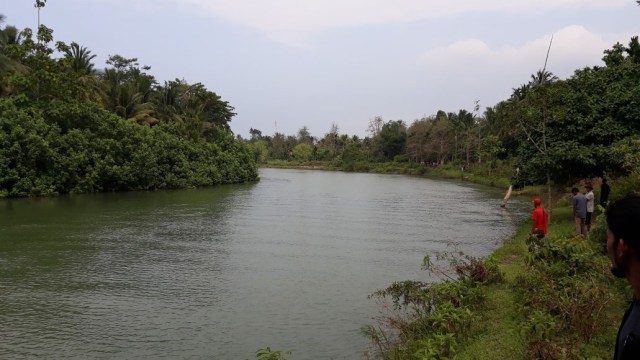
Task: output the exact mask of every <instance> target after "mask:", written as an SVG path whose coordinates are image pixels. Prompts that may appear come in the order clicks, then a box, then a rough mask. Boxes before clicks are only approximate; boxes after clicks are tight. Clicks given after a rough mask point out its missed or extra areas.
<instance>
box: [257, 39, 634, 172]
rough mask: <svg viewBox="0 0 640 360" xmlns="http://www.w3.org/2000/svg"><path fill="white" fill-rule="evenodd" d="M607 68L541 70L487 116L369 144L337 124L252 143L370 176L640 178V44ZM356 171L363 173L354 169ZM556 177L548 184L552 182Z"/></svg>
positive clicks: (421, 127)
mask: <svg viewBox="0 0 640 360" xmlns="http://www.w3.org/2000/svg"><path fill="white" fill-rule="evenodd" d="M603 61H604V64H605V65H604V66H594V67H587V68H584V69H580V70H576V71H575V73H574V75H573V76H571V77H570V78H568V79H566V80H560V79H558V78H557V77H556V76H554V75H553V74H552V73H551V72H549V71H546V70H539V71H537V72H536V73H535V74H533V75H531V81H529V82H528V83H527V84H523V85H521V86H519V87H517V88H515V89H513V92H512V94H511V96H510V97H509V98H508V99H506V100H504V101H501V102H499V103H498V104H497V105H495V106H493V107H487V108H486V109H485V110H484V111H483V112H480V106H479V104H478V102H476V104H475V107H474V109H472V110H471V111H469V110H459V111H457V112H445V111H438V112H437V114H435V115H433V116H429V117H425V118H422V119H418V120H415V121H413V122H412V123H411V124H407V123H405V122H404V121H402V120H391V121H384V120H383V119H382V118H381V117H376V118H374V119H373V120H371V121H370V123H369V127H368V129H367V133H368V134H369V136H367V137H365V138H364V139H361V138H358V137H357V136H349V135H346V134H340V133H339V131H338V127H337V126H336V125H333V127H332V129H331V131H329V133H327V134H325V135H324V137H322V138H318V137H314V136H312V135H311V134H310V133H309V129H308V128H307V127H303V128H301V129H300V130H299V131H298V133H297V134H295V135H288V136H286V135H284V134H281V133H276V134H275V135H274V136H263V135H262V132H261V131H260V130H258V129H251V130H250V138H249V139H247V140H246V141H247V142H248V143H249V144H251V146H252V147H253V153H254V156H255V159H256V161H258V162H261V163H264V162H267V161H270V160H288V161H296V162H300V163H304V162H309V161H326V162H331V165H332V166H336V167H342V168H347V169H349V168H355V169H358V168H365V169H366V166H362V163H366V162H369V163H371V162H389V161H395V162H410V163H418V164H424V165H425V166H439V165H442V164H451V163H453V164H457V165H460V166H467V165H472V164H476V163H484V164H485V165H487V164H489V165H491V164H494V163H498V162H501V163H503V164H504V163H508V164H512V166H513V168H514V169H513V170H514V174H515V169H516V168H518V169H519V170H520V171H519V175H518V176H519V179H518V181H519V182H523V183H530V184H541V183H545V182H546V181H547V180H551V181H555V182H556V183H558V184H565V183H572V182H574V181H575V180H576V179H579V178H586V177H593V176H601V175H603V174H611V175H632V176H636V177H638V176H640V156H638V154H640V44H639V43H638V37H637V36H636V37H633V38H632V39H631V41H630V42H629V44H628V46H624V45H622V44H620V43H617V44H615V45H614V46H613V47H612V48H611V49H609V50H605V51H604V57H603ZM354 164H355V165H354ZM547 176H548V178H547Z"/></svg>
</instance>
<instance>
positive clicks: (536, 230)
mask: <svg viewBox="0 0 640 360" xmlns="http://www.w3.org/2000/svg"><path fill="white" fill-rule="evenodd" d="M533 208H534V209H533V215H532V216H531V219H533V227H532V228H531V232H530V233H529V235H535V236H537V237H538V238H540V239H542V238H543V237H545V236H546V235H547V220H548V219H549V214H547V211H546V210H545V209H544V208H543V207H542V200H540V198H535V199H534V200H533Z"/></svg>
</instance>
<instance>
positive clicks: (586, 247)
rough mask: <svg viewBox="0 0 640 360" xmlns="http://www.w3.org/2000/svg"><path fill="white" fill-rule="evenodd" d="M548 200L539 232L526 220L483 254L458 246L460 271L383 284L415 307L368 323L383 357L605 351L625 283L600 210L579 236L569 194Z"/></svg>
mask: <svg viewBox="0 0 640 360" xmlns="http://www.w3.org/2000/svg"><path fill="white" fill-rule="evenodd" d="M554 207H555V210H554V220H553V222H552V223H551V224H550V226H549V234H548V236H547V237H546V238H545V239H543V240H542V241H540V240H537V239H535V238H530V237H529V236H528V234H529V232H530V230H531V224H530V222H527V223H525V224H523V225H522V226H521V227H520V228H519V229H518V231H517V232H516V234H515V235H514V236H513V237H512V238H511V239H509V240H507V241H506V242H505V243H504V245H503V246H501V247H500V248H499V249H497V250H496V251H495V252H494V253H493V254H492V255H491V256H489V257H488V258H486V259H482V260H480V259H473V258H469V257H466V259H465V257H464V256H462V257H461V256H460V255H457V256H458V259H457V260H454V261H452V262H451V265H452V269H450V270H451V271H454V272H455V273H456V274H457V275H458V280H455V281H451V280H448V279H444V281H443V282H442V283H439V284H407V283H403V284H402V286H400V284H399V283H396V284H393V285H392V286H390V287H389V288H387V289H386V290H384V291H383V292H382V293H381V294H382V295H384V296H386V297H388V298H390V299H394V300H396V301H395V305H397V306H398V307H399V308H402V309H404V310H408V309H411V312H412V313H413V314H414V316H412V317H411V318H409V319H406V318H402V317H401V316H400V315H397V316H395V317H394V316H391V317H389V318H388V319H386V320H387V321H386V324H387V327H386V328H385V327H384V326H382V327H380V328H378V329H377V330H375V329H374V334H373V335H374V336H373V338H374V339H375V340H377V343H378V345H379V346H380V345H381V347H380V348H381V349H382V350H383V351H382V357H383V358H385V359H414V358H425V357H424V356H426V358H433V359H435V358H451V357H453V356H455V357H456V358H457V359H492V358H499V359H601V358H610V357H611V356H612V354H613V344H614V343H615V337H616V332H617V326H618V324H619V321H620V319H621V317H622V314H623V313H624V310H625V308H626V304H627V302H626V301H627V300H629V299H631V291H630V289H629V287H628V285H627V283H626V282H625V281H622V280H616V279H614V278H613V276H611V274H610V272H609V266H610V263H609V260H608V258H607V256H606V253H605V250H604V249H605V247H604V244H605V243H606V230H605V225H604V216H602V215H601V216H599V217H598V218H597V219H596V222H595V225H594V227H593V228H592V231H591V233H590V234H589V236H588V238H587V239H582V238H580V237H576V236H574V235H573V234H574V227H573V226H574V224H573V218H572V210H571V207H570V205H569V202H568V200H567V197H562V198H560V199H559V200H557V201H556V203H555V204H554ZM426 268H427V269H428V270H430V269H431V267H430V266H426ZM478 274H480V275H478ZM469 298H471V299H473V301H469V300H468V299H469ZM399 314H400V313H399ZM388 324H393V325H392V326H388ZM369 330H371V329H369ZM375 331H377V333H376V332H375ZM370 335H371V334H370ZM394 337H395V339H398V340H397V341H395V342H389V341H386V340H385V341H386V342H385V341H381V339H385V338H386V339H390V338H394ZM420 356H423V357H420Z"/></svg>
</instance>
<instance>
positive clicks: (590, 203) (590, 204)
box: [584, 184, 595, 233]
mask: <svg viewBox="0 0 640 360" xmlns="http://www.w3.org/2000/svg"><path fill="white" fill-rule="evenodd" d="M584 187H585V189H587V193H586V194H584V196H585V197H586V198H587V218H586V219H585V221H584V224H585V226H586V228H587V233H588V232H589V231H591V219H592V217H593V210H594V208H595V206H594V204H595V196H594V195H593V186H591V185H590V184H587V185H585V186H584Z"/></svg>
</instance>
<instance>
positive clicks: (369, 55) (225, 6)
mask: <svg viewBox="0 0 640 360" xmlns="http://www.w3.org/2000/svg"><path fill="white" fill-rule="evenodd" d="M34 4H35V0H33V1H32V0H2V7H0V13H2V14H4V15H5V16H6V17H7V19H6V24H9V25H15V26H17V27H18V28H24V27H31V28H35V27H36V24H37V11H36V9H35V8H34ZM41 21H42V23H43V24H45V25H47V26H48V27H50V28H52V29H53V30H54V38H55V40H56V41H65V42H67V43H70V42H71V41H75V42H77V43H79V44H80V45H82V46H85V47H87V48H88V49H90V50H91V51H92V52H93V53H94V54H96V55H97V57H96V59H95V60H96V61H95V65H96V67H97V68H103V67H104V66H105V60H106V59H107V57H108V56H109V55H114V54H119V55H122V56H124V57H127V58H133V57H136V58H138V59H139V62H140V64H141V65H149V66H151V71H150V73H151V74H153V75H154V76H155V77H156V79H157V80H158V81H159V82H161V83H162V82H164V81H165V80H172V79H176V78H180V79H185V80H186V81H187V82H189V83H196V82H201V83H203V84H204V85H205V86H206V87H207V88H208V89H209V90H211V91H214V92H216V93H217V94H218V95H220V96H221V97H222V98H223V100H226V101H228V102H229V103H230V104H231V105H232V106H234V107H235V109H236V112H237V114H238V115H237V116H236V117H235V118H234V119H233V121H232V123H231V127H232V129H233V131H234V132H235V133H236V134H240V135H242V136H243V137H245V138H246V137H248V136H249V129H250V128H256V129H259V130H261V131H262V133H263V134H264V135H272V134H273V133H274V132H275V131H276V130H277V131H278V132H281V133H284V134H287V135H294V134H296V133H297V131H298V130H299V129H300V128H301V127H303V126H307V127H308V128H309V130H310V132H311V134H312V135H314V136H318V137H322V136H324V134H325V133H327V132H328V131H329V130H330V128H331V124H333V123H335V124H336V125H338V128H339V131H340V133H341V134H349V135H358V136H364V135H366V129H367V125H368V123H369V121H370V119H372V118H373V117H375V116H382V117H383V119H384V120H385V121H388V120H404V121H405V122H406V123H408V124H410V123H411V122H412V121H414V120H415V119H418V118H421V117H423V116H425V115H426V116H429V115H433V114H435V113H436V112H437V111H438V110H445V111H447V112H449V111H455V112H457V111H458V110H459V109H467V110H469V111H471V110H473V106H474V102H475V101H476V100H479V103H480V106H481V107H482V109H484V108H485V107H488V106H493V105H495V104H496V103H498V102H499V101H501V100H505V99H507V98H508V97H509V95H510V94H511V92H512V89H513V88H515V87H518V86H519V85H520V84H523V83H526V82H527V81H528V80H529V78H530V75H531V74H532V73H534V72H536V70H538V69H541V68H542V67H543V65H544V60H545V55H546V52H547V47H548V45H549V41H550V39H551V36H552V35H553V36H554V37H553V45H552V48H551V53H550V56H549V61H548V65H547V69H548V70H549V71H551V72H553V73H554V74H556V75H557V76H559V77H560V78H562V79H564V78H567V77H569V76H571V75H572V74H573V71H574V70H576V69H579V68H583V67H586V66H593V65H600V64H602V60H601V58H602V55H603V54H602V53H603V51H604V50H605V49H609V48H611V46H612V45H613V44H615V43H616V42H621V43H623V44H627V43H628V42H629V39H630V38H631V36H634V35H638V34H639V33H640V7H639V6H637V4H636V2H635V1H634V0H387V1H383V0H48V1H47V4H46V7H44V8H43V9H42V10H41Z"/></svg>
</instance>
